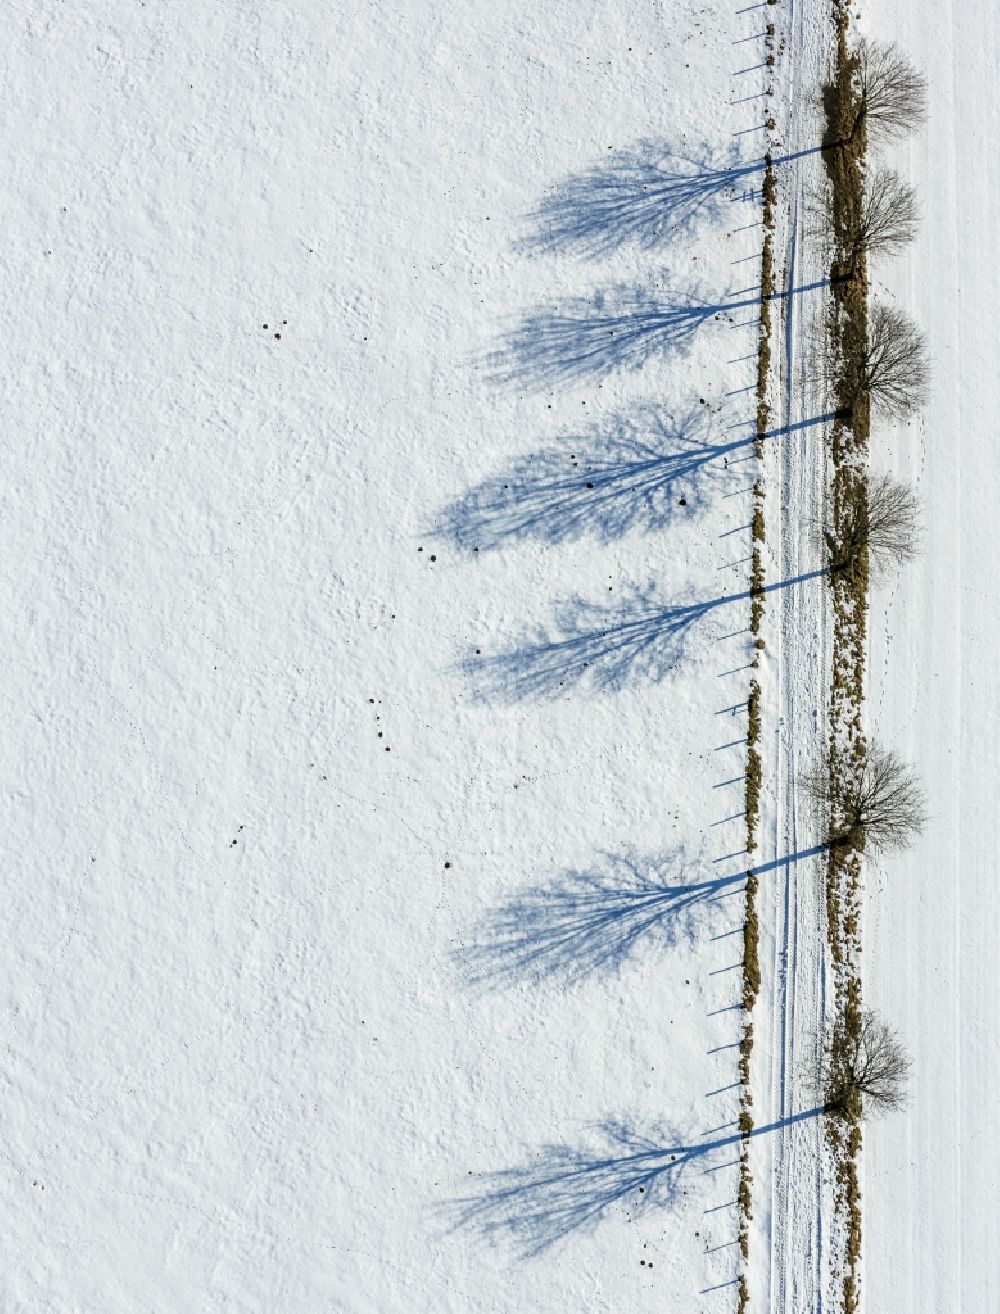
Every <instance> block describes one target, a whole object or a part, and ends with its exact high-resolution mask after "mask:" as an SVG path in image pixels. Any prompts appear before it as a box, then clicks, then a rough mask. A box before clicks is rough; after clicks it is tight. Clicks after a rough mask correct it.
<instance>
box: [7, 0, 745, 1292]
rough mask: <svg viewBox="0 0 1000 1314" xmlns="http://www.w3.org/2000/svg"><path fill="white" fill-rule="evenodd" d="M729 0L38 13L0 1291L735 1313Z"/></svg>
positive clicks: (737, 841)
mask: <svg viewBox="0 0 1000 1314" xmlns="http://www.w3.org/2000/svg"><path fill="white" fill-rule="evenodd" d="M736 10H737V7H736V6H730V5H728V4H727V5H723V4H720V3H711V4H704V5H700V6H699V5H694V6H684V7H679V6H674V5H663V4H636V3H624V4H623V3H621V0H615V2H614V3H612V2H611V0H592V2H590V3H586V4H583V5H579V4H573V5H570V4H566V3H553V4H547V5H538V4H536V3H531V4H529V3H515V2H511V3H507V4H503V5H492V4H475V5H467V6H451V7H447V6H446V7H442V6H441V5H439V4H431V3H429V2H428V0H419V2H418V0H413V2H412V3H410V4H408V5H406V6H403V7H393V6H377V5H373V4H370V3H358V2H357V0H355V2H353V3H351V2H350V0H349V2H348V3H347V4H343V5H339V6H330V5H327V4H320V3H312V4H295V5H291V4H284V3H271V4H268V5H258V4H252V5H251V4H234V3H230V4H226V5H221V6H220V5H201V4H194V3H187V4H175V5H172V6H162V5H137V4H133V3H128V4H126V3H124V0H117V2H116V3H109V4H106V5H102V6H96V7H95V6H80V5H75V6H74V5H63V4H56V3H50V2H49V0H40V2H39V3H37V4H34V5H31V6H30V7H23V8H22V9H21V10H20V11H19V12H18V13H17V14H14V15H11V16H10V21H9V23H8V25H7V31H6V36H5V47H6V49H5V72H6V78H5V90H6V104H7V114H6V120H7V142H8V161H9V164H8V180H7V186H6V188H5V189H4V199H3V210H4V214H3V218H4V234H5V250H4V256H3V267H4V273H5V279H6V287H7V300H8V305H9V308H10V312H11V317H12V329H11V332H10V334H9V335H8V345H7V351H6V355H5V364H4V371H3V377H4V415H5V420H6V435H7V459H6V463H5V480H4V503H3V506H4V514H3V520H2V535H3V552H4V560H5V563H6V568H5V571H4V594H3V608H4V613H5V615H6V616H7V618H8V627H9V639H8V643H7V645H6V646H5V652H4V671H3V681H2V690H3V698H4V714H5V723H6V734H5V736H4V739H3V754H4V756H3V762H4V773H5V778H6V780H7V782H8V783H7V790H8V795H7V808H6V815H5V821H4V829H3V835H4V841H5V843H4V848H5V854H6V868H7V873H8V882H7V888H8V891H9V893H8V904H7V909H6V917H5V931H6V936H5V940H6V946H7V949H6V952H5V954H4V957H3V969H2V971H3V999H4V1008H5V1018H6V1025H5V1046H4V1063H3V1083H4V1086H3V1089H4V1093H3V1114H4V1137H3V1158H2V1191H3V1196H2V1199H3V1215H4V1218H5V1220H6V1245H5V1254H6V1262H5V1264H4V1269H3V1276H2V1278H0V1304H2V1306H3V1308H4V1309H10V1310H20V1309H30V1310H33V1309H52V1310H59V1311H65V1310H70V1309H79V1310H87V1311H90V1310H100V1311H112V1310H122V1311H130V1314H131V1312H134V1311H138V1310H168V1309H170V1310H190V1309H204V1310H234V1311H235V1310H254V1311H258V1310H282V1311H310V1312H312V1311H315V1310H318V1309H334V1310H345V1311H373V1310H379V1311H383V1310H384V1311H390V1310H392V1311H395V1310H400V1311H407V1314H413V1312H415V1311H418V1310H428V1311H430V1310H433V1311H441V1310H445V1309H454V1310H460V1311H463V1312H467V1311H471V1310H498V1311H499V1310H504V1311H513V1310H526V1309H539V1310H547V1311H550V1310H551V1311H554V1310H560V1309H565V1310H576V1309H580V1308H583V1307H585V1308H587V1309H591V1310H602V1309H606V1310H625V1309H632V1308H634V1307H636V1306H637V1305H638V1304H639V1303H641V1302H644V1303H648V1302H649V1301H650V1300H653V1301H655V1303H656V1304H657V1305H658V1307H660V1308H671V1309H682V1308H683V1309H693V1308H696V1307H697V1308H705V1309H715V1308H720V1309H725V1308H728V1307H730V1306H731V1303H732V1301H733V1298H734V1297H733V1293H734V1288H733V1286H732V1282H733V1279H734V1276H735V1273H736V1272H737V1263H738V1254H737V1249H736V1247H735V1244H734V1240H735V1222H734V1211H733V1208H732V1203H733V1200H734V1194H735V1167H734V1166H733V1161H734V1160H735V1157H736V1154H735V1149H734V1146H733V1144H732V1143H731V1142H730V1141H728V1140H727V1138H728V1137H730V1136H731V1135H732V1131H733V1128H732V1119H733V1118H734V1116H735V1109H736V1094H737V1092H736V1090H735V1089H734V1083H735V1081H736V1075H737V1074H736V1049H735V1048H734V1046H735V1043H736V1041H737V1040H738V1037H739V1026H740V1012H739V1009H738V1007H736V1005H737V1001H738V997H739V989H740V968H739V960H740V948H739V936H738V930H739V922H740V908H741V897H740V882H739V873H740V871H741V870H742V868H743V867H744V866H745V860H742V859H741V858H740V857H739V850H740V848H741V846H742V843H743V837H744V823H743V817H742V792H743V769H744V757H745V754H744V745H743V738H744V735H745V714H744V711H743V704H744V703H745V699H746V696H747V687H748V674H749V672H748V670H747V664H748V661H749V655H750V646H749V639H748V635H747V634H746V632H745V631H746V625H747V613H748V608H747V605H746V599H745V597H744V596H741V595H743V594H744V593H745V589H746V581H747V557H748V555H749V531H748V522H749V518H750V514H749V513H750V505H749V504H750V498H749V494H748V489H749V487H750V484H751V483H752V479H753V467H754V462H753V460H752V448H751V447H750V445H749V443H750V438H751V435H752V417H753V394H752V391H751V389H752V386H753V381H754V377H755V359H754V351H755V345H756V329H755V327H754V323H755V320H756V306H755V297H756V287H757V281H758V262H759V250H760V229H759V226H756V225H758V223H759V216H760V210H759V191H758V192H756V193H755V192H754V190H753V189H755V188H758V189H759V186H760V174H759V172H758V171H756V170H753V171H751V172H750V173H747V174H737V175H735V176H734V177H733V178H722V179H721V180H720V179H716V181H717V182H720V184H721V185H724V190H722V191H716V192H713V191H712V188H711V187H710V188H709V189H708V191H707V192H705V193H699V194H698V195H697V196H696V198H695V200H696V201H698V202H699V203H700V202H701V201H702V200H703V201H704V202H705V204H704V205H703V206H701V208H700V209H699V210H698V212H697V215H696V216H695V217H693V218H692V221H691V222H690V223H688V224H686V225H685V224H683V223H681V225H680V227H679V229H678V230H677V231H675V232H672V233H667V232H666V231H665V225H664V210H665V208H669V207H668V206H667V203H666V202H665V201H662V200H661V201H659V203H658V204H656V205H654V206H650V205H649V204H648V203H645V202H644V200H643V197H644V192H643V186H644V183H645V181H646V180H647V179H648V177H649V176H650V173H651V171H652V172H655V171H657V170H660V172H662V170H663V168H664V167H667V168H674V167H680V168H682V170H683V171H685V172H690V173H692V174H700V173H703V172H704V170H705V169H707V168H719V167H725V166H730V167H731V166H733V165H734V164H735V163H736V162H737V161H738V160H740V159H742V160H745V161H752V160H754V159H756V158H758V157H759V155H760V152H761V150H762V146H763V132H762V130H761V129H762V123H763V118H764V114H763V112H762V98H761V92H762V89H763V85H764V84H763V74H764V70H763V68H762V65H763V53H762V43H761V40H760V36H761V32H762V29H763V22H762V19H761V15H760V13H759V12H755V11H754V10H753V9H750V10H746V9H743V10H741V11H740V12H737V11H736ZM680 157H685V158H686V160H687V163H686V164H679V163H678V161H679V160H680ZM573 179H577V182H576V183H575V184H574V183H573V182H572V180H573ZM713 186H714V184H713ZM553 195H555V196H556V198H557V199H558V198H561V201H559V204H557V205H556V206H555V208H552V207H550V208H549V209H548V210H545V209H544V202H545V199H546V197H552V196H553ZM622 198H624V201H623V202H622V204H619V202H621V201H622ZM539 207H543V208H542V210H541V211H540V210H539ZM533 215H534V218H532V216H533ZM674 217H675V218H678V219H681V218H683V216H677V215H675V216H674ZM697 298H701V299H700V300H698V299H697ZM279 335H280V336H279ZM706 445H707V447H706ZM489 481H498V483H490V482H489ZM505 484H509V485H510V488H509V489H505V488H504V487H503V485H505ZM591 485H593V487H592V486H591ZM501 493H510V497H509V498H508V499H506V500H505V499H504V498H503V497H501V496H500V494H501ZM729 598H734V599H735V600H733V601H727V599H729ZM680 604H683V605H684V606H686V607H690V608H691V609H690V610H684V611H676V610H674V608H676V607H677V606H678V605H680ZM706 604H711V605H706ZM716 604H718V605H716ZM543 629H544V631H545V638H544V639H542V638H541V637H540V636H541V632H542V630H543ZM727 855H731V856H727ZM651 881H652V882H659V883H661V884H662V883H663V882H668V883H671V884H675V883H677V882H678V881H680V882H682V883H683V884H686V885H689V886H694V887H695V888H694V889H692V890H689V891H688V893H687V894H686V895H679V894H678V893H677V892H676V891H673V892H665V891H664V890H662V889H659V888H656V887H655V886H651V885H650V882H651ZM639 896H642V898H644V899H645V900H646V902H645V903H637V898H638V897H639ZM637 907H639V908H648V909H651V910H652V911H651V912H649V913H648V915H647V914H645V913H644V914H642V916H641V917H640V918H639V920H640V921H642V920H644V922H645V924H644V925H643V927H642V929H641V931H639V930H638V929H636V920H637V914H636V911H635V910H636V908H637ZM505 910H506V911H505ZM580 917H584V918H590V921H589V923H588V927H589V929H588V931H587V933H586V934H585V935H582V936H580V937H577V938H576V939H572V938H571V939H569V940H566V939H559V938H558V937H559V936H561V935H562V934H563V933H564V932H565V931H566V929H567V927H571V926H572V925H574V924H575V920H574V919H579V918H580ZM505 919H506V920H505ZM505 925H508V926H512V927H513V928H514V930H515V934H516V935H517V936H521V937H522V943H521V947H522V949H524V950H525V953H527V952H528V951H530V950H532V949H540V950H541V951H543V952H542V958H541V959H536V960H530V961H528V960H526V957H525V953H518V952H511V949H512V946H511V945H510V943H509V942H508V941H505V940H504V939H503V935H504V926H505ZM633 930H635V934H634V935H633ZM498 936H499V937H500V938H499V939H498ZM513 948H514V949H515V950H516V949H517V945H514V946H513ZM529 959H530V954H529ZM532 963H533V964H534V967H535V968H536V969H538V970H541V969H549V968H551V969H552V970H551V971H550V972H547V975H546V979H544V980H542V981H538V980H537V979H535V978H536V977H537V975H538V970H536V971H535V973H534V975H533V974H532V971H531V968H532ZM473 978H475V979H473ZM716 1143H718V1144H716ZM703 1145H704V1146H706V1147H707V1148H706V1150H705V1151H704V1153H702V1152H701V1147H702V1146H703ZM713 1146H714V1147H715V1148H712V1147H713ZM545 1147H548V1148H545ZM678 1147H687V1148H686V1149H680V1148H678ZM564 1152H565V1153H573V1154H577V1153H578V1154H580V1155H584V1156H587V1155H589V1156H590V1157H589V1158H588V1159H587V1164H588V1168H587V1171H586V1172H585V1173H584V1174H583V1176H582V1177H580V1178H578V1179H570V1180H571V1181H578V1182H580V1183H581V1184H582V1185H581V1186H580V1187H579V1189H577V1188H576V1187H573V1186H570V1187H567V1188H566V1190H565V1191H562V1192H561V1194H560V1195H559V1198H558V1199H556V1200H554V1199H552V1198H551V1192H550V1193H549V1195H546V1189H545V1187H544V1186H543V1185H542V1183H541V1182H540V1180H539V1178H538V1176H537V1172H538V1170H539V1169H540V1168H541V1169H544V1168H545V1166H546V1165H547V1164H551V1163H553V1162H555V1161H556V1160H559V1156H560V1155H562V1154H563V1153H564ZM672 1154H676V1156H677V1157H676V1158H673V1159H672V1158H671V1155H672ZM559 1161H560V1162H562V1160H559ZM505 1170H524V1172H523V1174H521V1175H520V1176H517V1175H516V1176H515V1177H514V1178H499V1179H498V1178H497V1177H496V1176H495V1175H494V1174H497V1173H503V1172H504V1171H505ZM637 1173H638V1174H639V1177H637V1176H636V1174H637ZM533 1174H534V1176H533ZM640 1178H641V1180H640ZM504 1183H506V1184H507V1185H511V1184H513V1185H514V1187H515V1189H514V1190H513V1191H512V1192H511V1193H510V1194H509V1195H506V1196H504V1195H497V1194H492V1195H491V1194H490V1192H491V1191H494V1190H495V1188H496V1187H497V1186H498V1184H504ZM640 1186H642V1189H641V1190H640ZM609 1199H610V1200H611V1204H610V1207H609V1208H608V1209H607V1210H603V1213H604V1215H605V1216H603V1217H601V1218H598V1217H588V1215H589V1213H590V1212H591V1211H595V1212H596V1211H598V1207H599V1206H601V1205H602V1204H603V1203H605V1202H607V1201H608V1200H609ZM463 1201H464V1202H465V1203H464V1204H463V1203H462V1202H463ZM570 1225H572V1228H573V1230H572V1231H571V1234H570V1235H569V1236H567V1237H565V1238H564V1239H563V1240H562V1241H561V1242H560V1243H558V1244H555V1245H554V1246H552V1247H551V1248H549V1249H546V1250H545V1251H544V1252H543V1254H542V1255H541V1256H540V1257H538V1256H536V1257H534V1258H523V1257H522V1256H523V1255H524V1253H525V1252H527V1251H532V1250H536V1249H537V1248H538V1247H539V1246H540V1245H542V1244H544V1243H546V1242H548V1241H550V1240H554V1239H556V1237H557V1236H558V1234H559V1233H560V1232H562V1231H564V1230H566V1228H567V1227H569V1226H570ZM577 1225H579V1226H577ZM484 1232H485V1233H490V1235H488V1236H487V1235H484ZM700 1293H704V1294H700Z"/></svg>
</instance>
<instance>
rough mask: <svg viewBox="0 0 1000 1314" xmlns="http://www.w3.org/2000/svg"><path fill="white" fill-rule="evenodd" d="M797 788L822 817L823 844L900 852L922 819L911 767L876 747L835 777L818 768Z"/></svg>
mask: <svg viewBox="0 0 1000 1314" xmlns="http://www.w3.org/2000/svg"><path fill="white" fill-rule="evenodd" d="M802 785H803V788H804V789H805V791H806V793H807V795H808V796H809V797H810V798H811V799H812V801H813V802H814V803H815V804H816V805H817V806H819V807H820V808H822V809H823V810H824V812H825V814H826V817H825V829H826V834H827V842H828V843H829V844H831V845H835V846H838V847H839V846H843V847H848V848H853V849H858V850H860V849H864V848H866V847H871V848H873V849H876V850H879V849H905V848H906V847H907V846H908V845H909V844H910V843H911V841H912V840H913V839H914V838H915V836H917V835H918V834H919V833H920V831H921V830H923V828H924V824H925V822H926V819H927V812H926V805H925V801H924V791H923V787H922V786H921V784H920V781H919V779H918V777H917V775H916V773H915V772H914V770H913V768H912V767H911V766H908V765H907V763H905V762H904V761H903V760H902V759H901V758H899V757H897V756H896V754H895V753H893V752H892V750H891V749H885V748H881V747H880V746H879V745H878V744H875V743H870V744H869V745H868V747H867V749H866V750H865V752H864V753H863V754H862V755H861V756H860V757H859V758H857V759H853V758H852V759H850V760H849V761H848V762H846V763H844V764H843V765H842V767H841V769H840V770H839V771H838V772H837V773H835V774H831V772H830V771H829V770H826V769H820V770H819V771H816V772H812V773H809V774H807V775H805V776H804V777H803V779H802Z"/></svg>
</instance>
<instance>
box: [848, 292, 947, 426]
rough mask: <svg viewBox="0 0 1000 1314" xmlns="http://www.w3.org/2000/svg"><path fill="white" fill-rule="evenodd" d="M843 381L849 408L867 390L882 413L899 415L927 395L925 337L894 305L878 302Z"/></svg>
mask: <svg viewBox="0 0 1000 1314" xmlns="http://www.w3.org/2000/svg"><path fill="white" fill-rule="evenodd" d="M849 364H850V368H849V369H848V371H847V373H848V379H847V383H846V392H847V400H848V402H849V409H850V410H853V409H854V407H855V406H856V405H857V403H858V400H859V398H860V397H861V396H862V395H864V394H867V395H868V397H869V398H870V400H871V403H872V406H873V407H874V408H875V409H876V410H878V411H881V412H882V413H883V414H884V415H887V416H893V417H895V418H897V419H902V418H904V417H905V416H907V415H911V414H912V413H913V412H914V411H915V410H916V409H917V408H918V407H919V406H920V405H921V404H922V403H923V402H924V400H925V399H926V397H927V387H928V383H929V381H930V366H929V363H928V359H927V348H926V347H925V345H924V337H923V334H922V333H921V331H920V329H919V328H918V327H917V325H916V324H915V323H914V322H913V320H912V319H911V318H910V317H909V315H907V314H906V312H905V311H903V310H900V309H899V308H898V307H897V306H887V305H885V304H883V303H881V302H879V303H876V305H874V306H873V307H872V310H871V313H870V315H869V316H868V334H867V337H866V339H865V342H864V343H863V345H862V347H861V349H860V350H859V352H858V354H857V358H856V359H855V360H853V361H851V362H850V363H849Z"/></svg>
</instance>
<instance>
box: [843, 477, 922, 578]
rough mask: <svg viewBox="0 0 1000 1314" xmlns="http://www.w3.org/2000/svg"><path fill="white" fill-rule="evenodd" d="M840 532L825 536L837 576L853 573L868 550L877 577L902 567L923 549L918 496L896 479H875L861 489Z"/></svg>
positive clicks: (853, 500)
mask: <svg viewBox="0 0 1000 1314" xmlns="http://www.w3.org/2000/svg"><path fill="white" fill-rule="evenodd" d="M838 528H839V533H833V532H832V531H830V530H828V531H827V532H826V533H825V535H824V538H825V540H826V546H827V549H828V551H829V553H830V569H831V570H832V571H833V572H835V573H836V572H839V571H843V570H848V569H850V568H851V567H852V566H853V565H854V564H855V563H856V562H857V560H858V558H859V557H860V555H861V553H862V552H863V551H864V550H865V549H867V551H868V562H869V566H870V568H871V569H872V571H873V573H878V572H879V571H882V570H885V569H887V568H888V567H891V566H901V565H903V564H905V562H907V561H910V560H912V558H913V557H915V556H916V554H917V552H918V551H919V547H920V528H919V503H918V501H917V496H916V494H915V493H914V491H913V489H912V488H911V486H910V485H909V484H904V483H902V482H901V481H900V480H898V479H893V477H892V475H888V474H881V475H872V476H870V477H869V479H868V480H867V481H866V482H861V483H860V484H859V485H858V489H857V492H856V494H855V495H854V497H853V498H852V499H851V500H850V502H849V503H848V505H847V506H846V507H845V509H844V513H843V515H842V518H841V524H840V526H839V527H838Z"/></svg>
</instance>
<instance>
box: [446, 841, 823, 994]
mask: <svg viewBox="0 0 1000 1314" xmlns="http://www.w3.org/2000/svg"><path fill="white" fill-rule="evenodd" d="M825 850H826V846H825V845H816V846H814V847H813V848H809V849H803V850H801V851H800V852H798V853H792V854H788V855H786V856H785V857H783V858H780V859H775V860H774V861H773V862H767V863H762V864H760V865H759V866H756V867H753V868H752V869H750V870H749V871H748V869H747V868H746V867H744V868H743V869H742V870H737V871H735V872H733V873H732V874H730V875H725V876H715V877H712V878H711V879H702V880H691V879H688V880H684V879H681V880H677V879H676V875H677V873H679V872H683V871H684V868H685V865H686V864H685V859H684V856H683V854H680V853H674V854H671V855H670V856H668V857H666V858H659V859H640V858H637V857H634V856H629V855H615V854H601V855H600V858H599V860H598V861H597V862H595V864H594V866H593V867H592V868H590V869H588V870H585V871H575V870H571V871H566V872H563V873H561V875H560V876H559V877H558V878H557V879H556V880H555V881H554V882H552V883H551V884H548V885H535V886H529V887H527V888H526V889H523V890H519V891H517V892H516V893H515V894H513V895H512V896H511V898H510V899H508V900H507V901H506V902H505V903H502V904H500V905H498V906H497V907H496V908H494V909H492V910H491V911H490V912H489V913H488V914H487V915H486V917H485V918H484V919H483V920H482V921H481V922H480V923H479V924H478V925H477V926H476V927H475V929H474V931H473V935H472V943H471V944H470V945H468V946H466V947H465V948H463V949H461V950H458V951H457V952H456V958H457V960H458V963H459V966H460V968H461V970H462V972H463V974H464V976H465V978H466V980H467V981H468V982H469V984H470V985H472V986H474V987H477V988H483V987H487V986H491V987H492V986H507V985H514V984H517V983H518V982H521V981H530V982H535V983H538V982H541V981H543V980H547V979H552V980H557V981H559V982H561V983H562V984H563V985H566V986H572V985H576V984H577V983H579V982H580V981H582V980H584V979H585V978H587V977H591V976H595V975H597V974H598V973H601V972H613V971H616V970H617V969H618V968H619V967H620V966H621V965H622V963H624V962H625V960H626V959H627V958H628V957H629V955H630V954H632V953H633V952H634V950H635V948H636V946H637V945H638V943H639V942H640V941H641V940H646V939H648V938H650V937H656V940H657V942H658V943H659V944H660V945H662V946H663V947H664V948H668V949H669V948H671V947H673V946H674V945H676V944H678V943H679V942H680V941H682V940H688V941H690V940H692V939H693V938H694V935H695V930H696V925H697V913H698V911H699V909H702V908H703V907H704V906H705V905H707V904H710V903H711V902H713V901H715V900H717V899H720V898H723V897H725V895H727V894H728V893H730V892H736V891H738V890H740V889H742V888H743V886H744V883H745V881H746V878H747V876H748V875H749V874H751V872H752V874H753V875H756V876H762V875H764V874H765V873H767V872H769V871H773V870H776V869H777V868H779V867H782V866H786V865H788V864H790V863H793V862H801V861H804V860H805V859H807V858H811V857H815V856H817V855H818V854H820V853H823V852H825ZM672 876H673V877H674V879H671V877H672Z"/></svg>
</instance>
